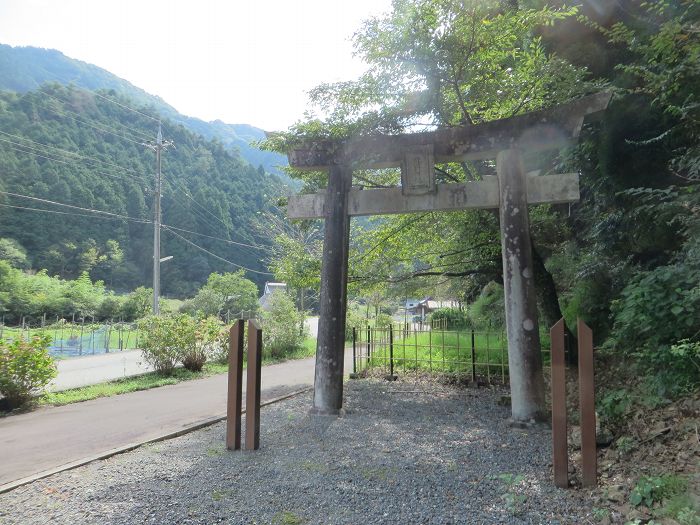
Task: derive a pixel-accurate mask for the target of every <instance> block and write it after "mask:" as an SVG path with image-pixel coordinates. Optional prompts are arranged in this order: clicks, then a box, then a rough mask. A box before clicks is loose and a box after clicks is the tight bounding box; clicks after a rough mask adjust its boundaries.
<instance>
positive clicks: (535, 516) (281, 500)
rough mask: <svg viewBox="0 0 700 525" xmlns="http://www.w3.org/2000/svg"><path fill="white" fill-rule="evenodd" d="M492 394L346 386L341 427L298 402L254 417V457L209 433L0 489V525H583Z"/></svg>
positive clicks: (537, 441) (546, 453)
mask: <svg viewBox="0 0 700 525" xmlns="http://www.w3.org/2000/svg"><path fill="white" fill-rule="evenodd" d="M423 390H425V391H427V392H424V391H423ZM406 391H410V393H407V392H406ZM501 394H502V392H500V391H498V390H490V389H480V390H466V391H465V390H461V389H456V388H451V387H442V386H436V385H427V386H424V385H416V384H413V383H401V382H397V383H385V382H380V381H376V380H360V381H351V382H349V383H348V384H347V390H346V411H345V414H344V416H343V417H341V418H326V417H312V416H309V415H308V408H309V406H310V401H311V398H310V394H309V395H302V396H297V397H296V398H293V399H290V400H287V401H284V402H281V403H278V404H275V405H272V406H269V407H266V408H263V409H262V425H261V426H262V432H261V446H262V448H261V449H260V450H259V451H257V452H252V453H250V452H248V453H245V452H243V453H242V452H236V453H233V452H228V451H226V450H225V449H224V445H223V442H224V424H223V423H221V424H217V425H214V426H212V427H209V428H206V429H204V430H200V431H197V432H194V433H191V434H188V435H186V436H183V437H180V438H176V439H173V440H170V441H166V442H162V443H158V444H155V445H149V446H144V447H141V448H140V449H137V450H135V451H133V452H130V453H126V454H121V455H119V456H115V457H113V458H111V459H109V460H105V461H98V462H95V463H92V464H89V465H86V466H85V467H81V468H79V469H76V470H72V471H68V472H63V473H60V474H57V475H54V476H52V477H50V478H47V479H44V480H40V481H37V482H35V483H33V484H31V485H28V486H25V487H20V488H18V489H16V490H14V491H12V492H10V493H7V494H0V523H1V524H3V525H5V524H7V525H9V524H22V525H27V524H35V523H36V524H38V523H51V524H71V525H74V524H83V523H90V524H93V523H94V524H131V523H157V524H175V523H178V524H179V523H182V524H185V523H189V524H195V523H196V524H209V523H232V524H239V523H240V524H269V523H276V524H284V525H294V524H302V523H309V524H315V523H319V524H321V523H331V524H335V523H348V524H351V523H352V524H366V523H387V524H389V523H391V524H413V523H430V524H447V523H455V524H456V523H464V524H481V523H489V524H490V523H533V524H534V523H551V524H555V523H560V524H565V523H566V524H568V523H570V524H582V523H592V521H589V519H587V518H586V516H587V514H588V513H589V512H588V511H589V508H588V504H587V503H586V502H585V501H584V500H582V499H581V497H580V496H579V495H578V493H577V492H575V491H562V490H558V489H555V488H554V487H553V485H552V481H551V478H550V476H551V474H550V470H551V469H550V459H549V458H550V433H549V431H547V430H543V429H534V430H515V429H511V428H509V427H508V424H507V418H508V415H509V411H508V409H507V408H506V407H502V406H499V405H498V403H497V401H498V399H499V397H500V395H501Z"/></svg>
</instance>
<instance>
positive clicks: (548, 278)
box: [532, 241, 577, 364]
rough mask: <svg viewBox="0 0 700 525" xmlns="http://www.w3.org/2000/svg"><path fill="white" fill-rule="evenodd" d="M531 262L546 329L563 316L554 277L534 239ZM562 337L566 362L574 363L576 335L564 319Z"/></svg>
mask: <svg viewBox="0 0 700 525" xmlns="http://www.w3.org/2000/svg"><path fill="white" fill-rule="evenodd" d="M532 263H533V268H534V270H535V286H536V287H537V300H538V301H537V302H538V303H539V305H540V310H541V311H542V317H544V321H545V324H546V326H547V329H550V328H551V327H552V326H554V325H555V324H556V322H557V321H559V319H562V318H563V317H564V316H563V315H562V313H561V307H560V306H559V295H558V294H557V287H556V284H555V283H554V278H553V277H552V274H551V273H549V271H548V270H547V267H546V266H545V265H544V259H542V256H541V255H540V252H539V251H538V250H537V246H535V243H534V241H533V242H532ZM564 337H565V341H566V357H567V362H568V363H569V364H575V363H576V358H577V350H576V349H577V346H576V337H574V334H573V333H572V332H571V330H569V327H568V326H567V325H566V320H565V321H564Z"/></svg>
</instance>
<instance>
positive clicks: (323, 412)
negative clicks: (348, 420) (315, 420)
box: [309, 407, 343, 417]
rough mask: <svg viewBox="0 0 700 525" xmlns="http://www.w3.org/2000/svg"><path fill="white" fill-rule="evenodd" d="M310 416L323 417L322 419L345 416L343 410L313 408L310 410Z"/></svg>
mask: <svg viewBox="0 0 700 525" xmlns="http://www.w3.org/2000/svg"><path fill="white" fill-rule="evenodd" d="M309 415H310V416H322V417H340V416H342V415H343V409H342V408H338V409H323V408H316V407H311V409H310V410H309Z"/></svg>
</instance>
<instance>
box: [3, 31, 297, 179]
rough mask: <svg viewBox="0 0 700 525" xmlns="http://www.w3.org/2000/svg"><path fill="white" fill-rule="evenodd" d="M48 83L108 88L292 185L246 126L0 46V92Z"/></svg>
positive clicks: (282, 160)
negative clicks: (200, 115)
mask: <svg viewBox="0 0 700 525" xmlns="http://www.w3.org/2000/svg"><path fill="white" fill-rule="evenodd" d="M48 82H57V83H59V84H64V85H70V84H73V85H75V86H76V87H80V88H83V89H88V90H98V89H105V90H113V91H114V92H115V93H118V94H120V95H122V96H125V97H127V98H129V99H131V100H133V101H135V102H138V103H139V104H141V105H143V106H146V107H152V108H154V109H155V110H156V111H157V112H158V113H159V114H161V115H162V116H163V117H166V118H168V119H170V120H172V121H174V122H176V123H180V124H182V125H184V126H185V127H186V128H187V129H189V130H190V131H193V132H195V133H197V134H199V135H202V136H203V137H204V138H206V139H207V140H212V139H217V140H219V141H220V142H221V143H222V144H223V145H224V146H225V147H227V148H229V149H232V150H238V152H239V153H240V155H241V157H242V158H243V159H244V160H246V161H247V162H249V163H250V164H252V165H253V166H254V167H258V166H262V167H263V169H264V170H265V171H267V172H269V173H273V174H275V175H278V176H279V177H280V178H281V179H282V180H283V181H284V182H285V183H287V184H288V185H290V186H292V187H296V186H298V182H297V181H293V180H292V179H290V178H289V177H288V176H287V175H286V174H285V173H284V171H283V170H281V169H280V166H286V165H287V159H286V157H284V155H280V154H278V153H274V152H269V151H262V150H260V149H258V148H256V147H255V146H254V144H253V143H254V142H255V141H258V140H262V139H263V138H264V137H265V132H264V131H263V130H262V129H260V128H257V127H255V126H253V125H252V124H229V123H226V122H224V121H222V120H220V119H216V120H213V121H209V122H207V121H205V120H202V119H199V118H197V117H191V116H188V115H184V114H182V113H180V112H179V111H177V109H175V108H174V107H173V106H171V105H170V104H168V103H167V102H166V101H165V100H163V99H162V98H161V97H159V96H158V95H154V94H151V93H148V92H147V91H145V90H144V89H142V88H140V87H138V86H136V85H134V84H132V83H131V82H129V81H128V80H126V79H123V78H121V77H119V76H117V75H115V74H113V73H111V72H109V71H108V70H106V69H104V68H101V67H100V66H97V65H95V64H90V63H88V62H84V61H82V60H79V59H75V58H71V57H68V56H66V55H65V54H63V53H62V52H61V51H59V50H56V49H47V48H39V47H33V46H17V47H13V46H10V45H7V44H0V90H5V91H14V92H18V93H27V92H29V91H33V90H36V89H39V88H40V87H41V85H43V84H45V83H48Z"/></svg>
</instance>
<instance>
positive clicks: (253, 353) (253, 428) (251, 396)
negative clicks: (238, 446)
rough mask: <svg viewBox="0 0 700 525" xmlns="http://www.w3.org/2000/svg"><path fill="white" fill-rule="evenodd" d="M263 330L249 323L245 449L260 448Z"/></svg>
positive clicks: (251, 322) (254, 323) (252, 321)
mask: <svg viewBox="0 0 700 525" xmlns="http://www.w3.org/2000/svg"><path fill="white" fill-rule="evenodd" d="M261 362H262V330H261V329H260V325H258V323H257V321H254V320H250V321H248V368H247V374H246V376H247V377H246V391H245V449H246V450H258V448H260V365H261Z"/></svg>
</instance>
